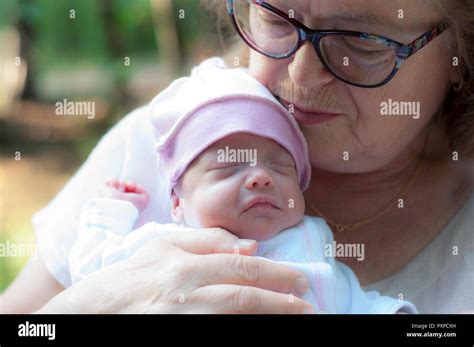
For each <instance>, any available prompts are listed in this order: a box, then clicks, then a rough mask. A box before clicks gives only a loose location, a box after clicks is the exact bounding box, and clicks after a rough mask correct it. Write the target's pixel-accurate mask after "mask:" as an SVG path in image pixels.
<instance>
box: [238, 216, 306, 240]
mask: <svg viewBox="0 0 474 347" xmlns="http://www.w3.org/2000/svg"><path fill="white" fill-rule="evenodd" d="M296 224H297V223H294V225H296ZM291 226H293V225H289V224H288V220H279V219H278V218H274V217H273V218H271V217H269V216H254V217H252V218H245V219H241V220H240V221H239V225H238V227H237V228H235V229H237V230H235V231H231V232H232V233H233V234H234V235H235V236H237V237H238V238H240V239H251V240H256V241H265V240H268V239H271V238H272V237H274V236H276V235H277V234H278V233H280V232H282V231H283V230H285V229H287V228H289V227H291Z"/></svg>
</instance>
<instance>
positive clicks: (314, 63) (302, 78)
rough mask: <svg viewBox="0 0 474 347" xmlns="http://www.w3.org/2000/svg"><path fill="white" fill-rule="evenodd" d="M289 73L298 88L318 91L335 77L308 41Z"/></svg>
mask: <svg viewBox="0 0 474 347" xmlns="http://www.w3.org/2000/svg"><path fill="white" fill-rule="evenodd" d="M341 64H342V62H341ZM288 73H289V76H290V79H291V81H292V82H293V83H294V84H295V85H296V86H299V87H301V88H305V89H318V88H321V87H323V86H325V85H326V84H329V83H331V82H332V81H333V80H334V76H333V75H332V74H331V73H330V72H329V71H328V70H327V69H326V68H325V67H324V65H323V64H322V63H321V60H320V59H319V56H318V54H317V53H316V50H315V48H314V46H313V44H312V43H311V42H308V41H306V42H305V43H304V44H303V46H301V47H300V49H298V51H297V52H296V53H295V55H294V56H293V61H292V62H291V63H290V64H289V66H288Z"/></svg>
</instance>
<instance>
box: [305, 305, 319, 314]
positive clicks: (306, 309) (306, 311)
mask: <svg viewBox="0 0 474 347" xmlns="http://www.w3.org/2000/svg"><path fill="white" fill-rule="evenodd" d="M303 314H316V311H315V310H314V309H313V308H312V307H309V308H305V309H304V310H303Z"/></svg>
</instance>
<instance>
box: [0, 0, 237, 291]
mask: <svg viewBox="0 0 474 347" xmlns="http://www.w3.org/2000/svg"><path fill="white" fill-rule="evenodd" d="M207 7H208V6H206V9H204V8H202V6H201V5H200V3H199V1H197V0H133V1H132V0H36V1H31V0H0V129H1V136H0V161H1V165H0V193H1V195H0V245H4V250H5V249H6V248H5V247H6V244H7V243H9V244H13V245H17V246H18V245H23V246H26V245H33V244H34V233H33V229H32V225H31V216H32V215H33V214H34V213H35V212H36V211H38V210H39V209H40V208H42V207H43V206H45V204H47V203H48V202H49V201H50V200H51V199H52V198H53V197H54V196H55V194H56V193H57V192H58V191H59V190H60V189H61V188H62V187H63V185H64V184H65V182H66V181H67V180H68V179H69V178H70V177H71V176H72V175H73V174H74V172H75V171H76V170H77V169H78V167H79V166H80V165H81V163H82V162H83V161H84V160H85V159H86V158H87V156H88V154H89V153H90V151H91V149H92V148H93V147H94V146H95V144H96V143H97V142H98V140H99V139H100V137H101V136H102V135H103V134H105V132H106V131H107V130H108V129H109V128H110V127H111V126H113V125H114V124H115V123H116V122H117V121H119V120H120V119H121V118H122V117H123V116H124V115H125V114H127V113H128V112H129V111H131V110H133V109H134V108H136V107H138V106H141V105H143V104H145V103H147V102H148V101H150V99H151V98H152V97H153V96H154V95H156V94H157V93H158V92H159V91H160V90H162V89H163V88H164V87H165V86H167V85H168V84H169V83H170V81H172V80H173V79H174V78H176V77H177V76H180V75H184V74H187V73H189V69H190V68H191V67H192V66H193V65H195V64H197V63H199V62H200V61H201V60H203V59H205V58H207V57H210V56H215V55H222V54H223V53H224V52H227V53H229V51H232V49H231V48H233V47H234V46H233V42H231V41H232V40H233V41H234V42H235V38H229V35H226V33H223V32H222V31H219V30H218V29H219V28H220V25H219V24H218V23H219V22H221V21H222V20H223V19H222V18H223V17H225V15H224V16H218V15H216V13H215V11H212V10H209V9H207ZM64 99H67V100H68V101H81V102H82V101H90V102H94V104H95V118H93V119H88V118H87V117H86V116H80V115H75V116H60V115H57V114H56V113H55V103H56V102H58V101H59V102H62V101H63V100H64ZM27 260H28V258H27V257H22V256H14V255H13V254H12V253H10V254H9V256H1V254H0V292H2V291H3V290H4V289H5V288H6V287H7V286H8V284H9V283H10V282H11V281H12V280H13V279H14V278H15V277H16V275H17V274H18V272H19V271H20V270H21V268H22V266H23V265H24V264H25V263H26V262H27Z"/></svg>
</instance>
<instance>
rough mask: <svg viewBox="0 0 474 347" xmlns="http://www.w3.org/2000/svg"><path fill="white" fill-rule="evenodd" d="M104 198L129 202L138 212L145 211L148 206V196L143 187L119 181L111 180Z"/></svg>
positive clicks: (108, 182)
mask: <svg viewBox="0 0 474 347" xmlns="http://www.w3.org/2000/svg"><path fill="white" fill-rule="evenodd" d="M103 197H104V198H109V199H116V200H122V201H128V202H130V203H132V204H133V205H134V206H135V207H136V208H137V209H138V211H143V210H144V209H145V207H146V205H147V204H148V194H147V192H146V191H145V189H143V188H142V187H141V186H139V185H138V184H135V183H133V182H130V181H128V182H127V183H124V182H122V181H119V180H109V181H107V183H106V187H105V189H104V193H103Z"/></svg>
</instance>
